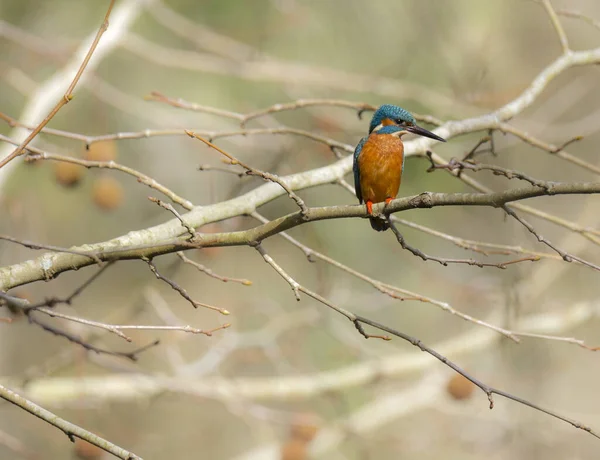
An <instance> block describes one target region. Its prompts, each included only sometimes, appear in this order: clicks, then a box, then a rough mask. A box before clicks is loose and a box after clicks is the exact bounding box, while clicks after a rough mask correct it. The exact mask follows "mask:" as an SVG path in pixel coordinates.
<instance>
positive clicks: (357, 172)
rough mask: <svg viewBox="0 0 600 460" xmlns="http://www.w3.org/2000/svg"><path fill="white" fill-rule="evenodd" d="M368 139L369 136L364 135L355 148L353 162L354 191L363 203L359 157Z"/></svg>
mask: <svg viewBox="0 0 600 460" xmlns="http://www.w3.org/2000/svg"><path fill="white" fill-rule="evenodd" d="M367 139H368V136H365V137H363V138H362V139H361V140H360V142H359V143H358V145H357V146H356V148H355V149H354V163H353V164H352V170H353V171H354V191H355V193H356V198H358V202H359V203H362V202H363V199H362V191H361V189H360V168H359V167H358V157H359V156H360V152H361V151H362V148H363V145H365V142H367Z"/></svg>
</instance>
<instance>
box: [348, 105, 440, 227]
mask: <svg viewBox="0 0 600 460" xmlns="http://www.w3.org/2000/svg"><path fill="white" fill-rule="evenodd" d="M407 133H413V134H418V135H420V136H426V137H429V138H431V139H435V140H436V141H440V142H446V140H445V139H443V138H441V137H440V136H437V135H435V134H433V133H432V132H430V131H427V130H426V129H424V128H421V127H420V126H417V124H416V122H415V118H414V117H413V116H412V115H411V114H410V112H408V111H407V110H404V109H403V108H401V107H397V106H395V105H391V104H384V105H382V106H381V107H379V108H378V109H377V110H376V111H375V113H374V114H373V118H372V119H371V124H370V125H369V135H368V136H366V137H363V138H362V139H361V140H360V142H359V143H358V145H357V146H356V149H355V150H354V164H353V167H352V169H353V170H354V189H355V191H356V197H357V198H358V201H359V202H360V203H363V202H364V203H365V204H366V205H367V213H368V214H369V216H371V217H369V221H370V222H371V227H373V229H375V230H377V231H378V232H382V231H384V230H387V229H388V228H389V224H388V222H387V220H385V219H383V218H382V217H381V216H374V215H373V203H380V202H382V201H384V202H385V203H386V204H388V203H389V202H390V201H392V200H393V199H394V198H396V195H398V189H399V188H400V182H401V179H402V172H403V171H404V144H403V143H402V136H403V135H404V134H407Z"/></svg>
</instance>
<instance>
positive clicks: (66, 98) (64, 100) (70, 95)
mask: <svg viewBox="0 0 600 460" xmlns="http://www.w3.org/2000/svg"><path fill="white" fill-rule="evenodd" d="M114 4H115V0H111V1H110V4H109V5H108V10H107V11H106V15H105V16H104V20H103V21H102V24H101V25H100V28H99V29H98V32H97V33H96V36H95V37H94V39H93V40H92V44H91V45H90V46H89V49H88V51H87V53H86V55H85V57H84V58H83V62H82V63H81V65H80V66H79V68H78V69H77V72H76V73H75V76H74V77H73V79H72V81H71V83H70V84H69V87H68V88H67V91H66V92H65V93H64V94H63V96H62V97H61V98H60V99H59V101H58V102H57V103H56V105H55V106H54V108H53V109H52V110H51V111H50V113H48V114H47V115H46V117H45V118H44V119H43V120H42V121H41V122H40V123H39V124H38V125H37V126H36V128H35V129H34V130H33V131H32V132H31V133H30V134H29V135H28V136H27V137H26V138H25V140H23V142H21V143H20V144H19V145H18V146H17V148H16V149H14V150H13V151H12V153H11V154H10V155H8V156H6V157H5V158H3V159H2V160H0V168H2V167H3V166H6V164H7V163H8V162H10V161H11V160H13V159H14V158H16V157H18V156H19V155H22V154H23V153H24V151H25V147H27V145H28V144H29V143H30V142H31V141H32V140H33V138H35V136H37V135H38V134H39V132H40V131H41V130H42V128H43V127H44V126H46V125H47V124H48V123H49V122H50V120H52V118H54V116H55V115H56V114H57V113H58V111H59V110H60V109H61V108H63V106H65V105H66V104H68V103H69V102H71V99H73V91H74V90H75V86H77V83H79V79H80V78H81V76H82V75H83V72H84V70H85V68H86V67H87V65H88V63H89V62H90V59H91V58H92V54H94V51H95V50H96V47H97V46H98V43H99V42H100V38H101V37H102V35H103V34H104V32H106V30H107V29H108V18H109V17H110V13H111V11H112V9H113V6H114Z"/></svg>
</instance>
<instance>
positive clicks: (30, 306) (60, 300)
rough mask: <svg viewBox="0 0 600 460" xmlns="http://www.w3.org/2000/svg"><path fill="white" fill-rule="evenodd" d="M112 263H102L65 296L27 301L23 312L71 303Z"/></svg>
mask: <svg viewBox="0 0 600 460" xmlns="http://www.w3.org/2000/svg"><path fill="white" fill-rule="evenodd" d="M112 264H113V262H108V263H106V264H104V265H102V266H101V267H100V269H99V270H97V271H96V272H95V273H94V274H93V275H92V276H90V277H89V278H88V279H87V280H86V281H85V282H84V283H82V284H81V285H80V286H79V287H77V288H76V289H75V290H74V291H73V292H72V293H71V294H70V295H68V296H67V297H51V298H49V299H46V300H44V301H43V302H38V303H29V302H26V304H25V305H23V306H22V309H23V311H24V312H25V313H28V312H29V311H31V310H35V309H37V308H40V307H50V308H52V307H53V306H55V305H58V304H66V305H71V303H72V302H73V299H74V298H75V297H77V296H78V295H80V294H81V293H82V292H83V291H84V290H85V289H87V288H88V287H89V286H90V285H91V284H92V283H93V282H94V281H96V280H97V279H98V277H99V276H100V275H102V273H104V271H105V270H106V269H108V267H110V266H111V265H112Z"/></svg>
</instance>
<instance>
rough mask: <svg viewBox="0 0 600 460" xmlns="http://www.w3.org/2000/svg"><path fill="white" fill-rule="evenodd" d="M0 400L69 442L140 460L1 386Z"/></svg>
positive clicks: (127, 458) (120, 456) (125, 458)
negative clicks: (48, 427)
mask: <svg viewBox="0 0 600 460" xmlns="http://www.w3.org/2000/svg"><path fill="white" fill-rule="evenodd" d="M0 398H2V399H4V400H6V401H8V402H10V403H12V404H14V405H15V406H17V407H20V408H21V409H24V410H26V411H27V412H29V413H30V414H31V415H35V416H36V417H38V418H40V419H42V420H44V421H45V422H47V423H49V424H50V425H53V426H55V427H56V428H58V429H59V430H61V431H62V432H63V433H64V434H66V435H67V436H68V438H69V439H70V440H71V442H75V438H80V439H83V440H85V441H87V442H89V443H90V444H93V445H95V446H98V447H99V448H100V449H102V450H105V451H106V452H109V453H111V454H113V455H114V456H115V457H118V458H122V459H123V460H134V459H139V460H141V457H138V456H137V455H135V454H134V453H133V452H129V451H127V450H125V449H123V448H122V447H119V446H117V445H115V444H113V443H112V442H110V441H107V440H106V439H103V438H101V437H100V436H96V435H95V434H94V433H92V432H91V431H87V430H84V429H83V428H81V427H79V426H77V425H75V424H73V423H71V422H67V421H66V420H64V419H62V418H60V417H59V416H57V415H56V414H53V413H52V412H50V411H48V410H46V409H44V408H43V407H41V406H38V405H37V404H34V403H33V402H31V401H29V400H28V399H25V398H23V397H22V396H20V395H18V394H17V393H15V392H14V391H11V390H9V389H8V388H6V387H4V386H2V385H0Z"/></svg>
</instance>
